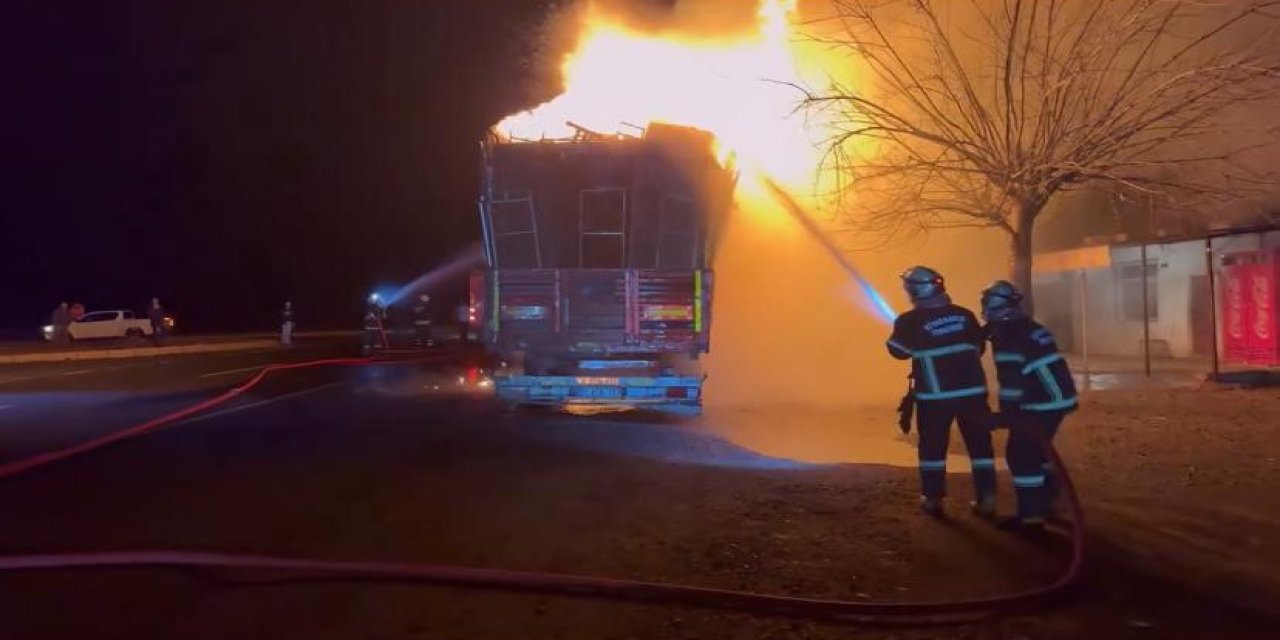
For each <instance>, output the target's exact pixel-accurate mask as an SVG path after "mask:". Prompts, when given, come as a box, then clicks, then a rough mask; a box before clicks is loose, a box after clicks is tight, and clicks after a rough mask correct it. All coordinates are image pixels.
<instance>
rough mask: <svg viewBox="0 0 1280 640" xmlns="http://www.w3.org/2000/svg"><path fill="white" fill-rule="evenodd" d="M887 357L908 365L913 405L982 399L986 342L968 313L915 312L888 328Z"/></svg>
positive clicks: (947, 309)
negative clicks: (890, 329) (891, 330)
mask: <svg viewBox="0 0 1280 640" xmlns="http://www.w3.org/2000/svg"><path fill="white" fill-rule="evenodd" d="M886 346H888V348H889V355H891V356H893V357H895V358H897V359H899V360H906V359H910V360H911V379H912V382H913V383H914V386H915V397H916V400H920V401H926V402H927V401H936V400H951V399H955V398H969V397H978V396H982V397H985V396H986V394H987V379H986V374H985V373H983V371H982V353H983V351H984V349H985V347H986V340H985V339H984V335H983V333H982V327H981V326H980V325H979V324H978V320H977V318H975V317H974V316H973V312H971V311H969V310H968V309H965V308H964V307H960V306H956V305H954V304H951V303H950V302H947V303H945V304H940V305H937V306H928V307H916V308H915V309H912V310H910V311H908V312H906V313H904V314H902V315H900V316H898V319H897V320H895V321H894V323H893V335H891V336H889V341H888V342H887V343H886Z"/></svg>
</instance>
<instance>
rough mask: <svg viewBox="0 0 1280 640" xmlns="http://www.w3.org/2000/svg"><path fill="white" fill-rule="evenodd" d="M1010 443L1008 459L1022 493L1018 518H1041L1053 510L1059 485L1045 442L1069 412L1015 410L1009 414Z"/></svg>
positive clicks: (1014, 478)
mask: <svg viewBox="0 0 1280 640" xmlns="http://www.w3.org/2000/svg"><path fill="white" fill-rule="evenodd" d="M1006 417H1007V421H1008V424H1009V444H1008V446H1007V447H1006V449H1005V459H1006V461H1007V462H1008V464H1009V472H1010V473H1011V474H1012V475H1013V489H1014V493H1016V494H1017V496H1018V518H1020V519H1023V520H1040V519H1043V518H1044V517H1045V516H1047V515H1048V513H1049V508H1050V505H1052V504H1053V500H1054V498H1055V497H1056V494H1057V491H1058V487H1057V483H1056V482H1055V480H1054V476H1053V465H1052V463H1051V462H1049V460H1048V458H1047V457H1046V456H1045V452H1044V446H1045V444H1048V443H1052V442H1053V437H1054V436H1055V435H1057V433H1058V427H1060V426H1062V420H1063V419H1064V418H1066V414H1065V413H1063V412H1061V411H1047V412H1038V411H1035V412H1033V411H1015V412H1011V413H1010V414H1009V415H1007V416H1006Z"/></svg>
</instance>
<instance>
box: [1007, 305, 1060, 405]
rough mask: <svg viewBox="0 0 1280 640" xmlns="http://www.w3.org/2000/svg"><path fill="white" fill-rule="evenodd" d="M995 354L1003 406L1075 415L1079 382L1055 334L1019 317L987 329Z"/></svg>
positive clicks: (1025, 318)
mask: <svg viewBox="0 0 1280 640" xmlns="http://www.w3.org/2000/svg"><path fill="white" fill-rule="evenodd" d="M987 332H988V334H989V335H990V336H991V347H992V351H994V352H995V360H996V377H997V378H998V379H999V381H1000V403H1001V405H1003V406H1016V407H1017V408H1019V409H1021V410H1023V411H1071V410H1074V409H1075V408H1076V405H1077V404H1078V402H1079V401H1078V399H1077V397H1076V385H1075V381H1074V380H1072V379H1071V370H1070V368H1068V367H1067V361H1066V360H1064V359H1063V358H1062V354H1061V353H1059V352H1058V345H1057V343H1056V342H1054V339H1053V334H1052V333H1050V332H1049V330H1048V329H1046V328H1044V327H1043V326H1041V325H1040V324H1039V323H1038V322H1036V321H1035V320H1032V319H1031V318H1027V317H1021V316H1020V317H1015V318H1011V319H1009V320H1001V321H996V322H992V323H990V324H988V325H987Z"/></svg>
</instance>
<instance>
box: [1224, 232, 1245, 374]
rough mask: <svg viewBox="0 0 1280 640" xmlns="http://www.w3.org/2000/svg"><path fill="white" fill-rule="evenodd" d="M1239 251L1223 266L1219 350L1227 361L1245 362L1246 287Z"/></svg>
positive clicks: (1243, 267)
mask: <svg viewBox="0 0 1280 640" xmlns="http://www.w3.org/2000/svg"><path fill="white" fill-rule="evenodd" d="M1243 257H1244V256H1241V255H1240V254H1232V255H1231V256H1228V258H1229V259H1228V260H1225V261H1224V264H1223V267H1222V298H1221V300H1222V354H1223V357H1224V359H1225V360H1226V361H1227V362H1237V363H1245V362H1247V361H1248V360H1249V351H1250V349H1249V347H1250V344H1249V342H1250V341H1249V334H1248V332H1247V330H1246V328H1245V325H1247V324H1248V320H1246V315H1247V313H1248V308H1249V306H1250V305H1249V287H1247V286H1246V285H1245V283H1246V275H1247V274H1246V273H1245V271H1246V269H1247V268H1248V267H1250V266H1252V265H1250V264H1242V263H1241V258H1243Z"/></svg>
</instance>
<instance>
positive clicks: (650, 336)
mask: <svg viewBox="0 0 1280 640" xmlns="http://www.w3.org/2000/svg"><path fill="white" fill-rule="evenodd" d="M577 131H578V133H577V135H575V136H574V137H573V138H570V139H556V140H536V141H528V140H516V139H511V138H503V137H499V136H496V135H495V136H493V137H492V138H491V139H490V140H488V141H487V142H486V143H485V144H484V145H483V159H484V162H483V176H482V182H481V194H480V199H479V209H480V218H481V224H482V228H483V231H484V253H485V263H486V269H485V270H484V271H483V273H480V274H476V276H474V278H473V284H472V296H473V308H474V309H475V322H476V324H477V325H478V327H477V328H478V329H479V331H478V333H479V336H480V339H481V341H482V342H484V343H485V344H486V345H487V347H488V348H489V349H490V350H491V351H493V352H495V353H496V354H497V355H498V356H499V357H500V358H501V359H502V360H503V361H505V362H507V363H508V365H509V367H510V369H509V370H508V371H507V372H505V373H500V374H499V375H497V376H496V377H495V390H496V393H497V395H498V397H499V398H501V399H503V400H505V401H507V402H510V403H512V404H543V405H561V406H563V405H582V404H586V405H623V406H637V405H644V406H648V407H652V408H658V409H665V410H671V411H680V412H684V413H688V412H696V411H697V410H698V408H699V407H700V406H701V402H702V375H701V372H700V370H699V367H698V366H697V360H698V357H699V356H700V355H701V354H703V353H706V352H707V351H709V349H710V330H711V318H712V314H711V300H712V295H711V294H712V285H713V283H714V279H713V277H712V270H711V264H712V257H713V255H714V250H715V239H716V238H717V236H718V232H719V229H720V227H721V226H722V225H723V223H724V221H725V218H726V217H727V214H728V213H729V211H730V209H731V208H732V206H733V188H734V181H735V176H734V172H733V170H732V168H731V167H726V166H725V165H724V164H722V163H721V162H720V161H718V160H717V158H716V155H715V149H714V138H713V136H712V135H711V134H709V133H707V132H705V131H701V130H697V129H692V128H687V127H678V126H673V125H661V124H652V125H650V126H649V127H648V128H646V129H644V130H643V131H642V132H639V133H638V134H637V135H635V136H626V135H602V134H597V133H594V132H591V131H588V130H586V129H582V128H579V129H578V130H577Z"/></svg>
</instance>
